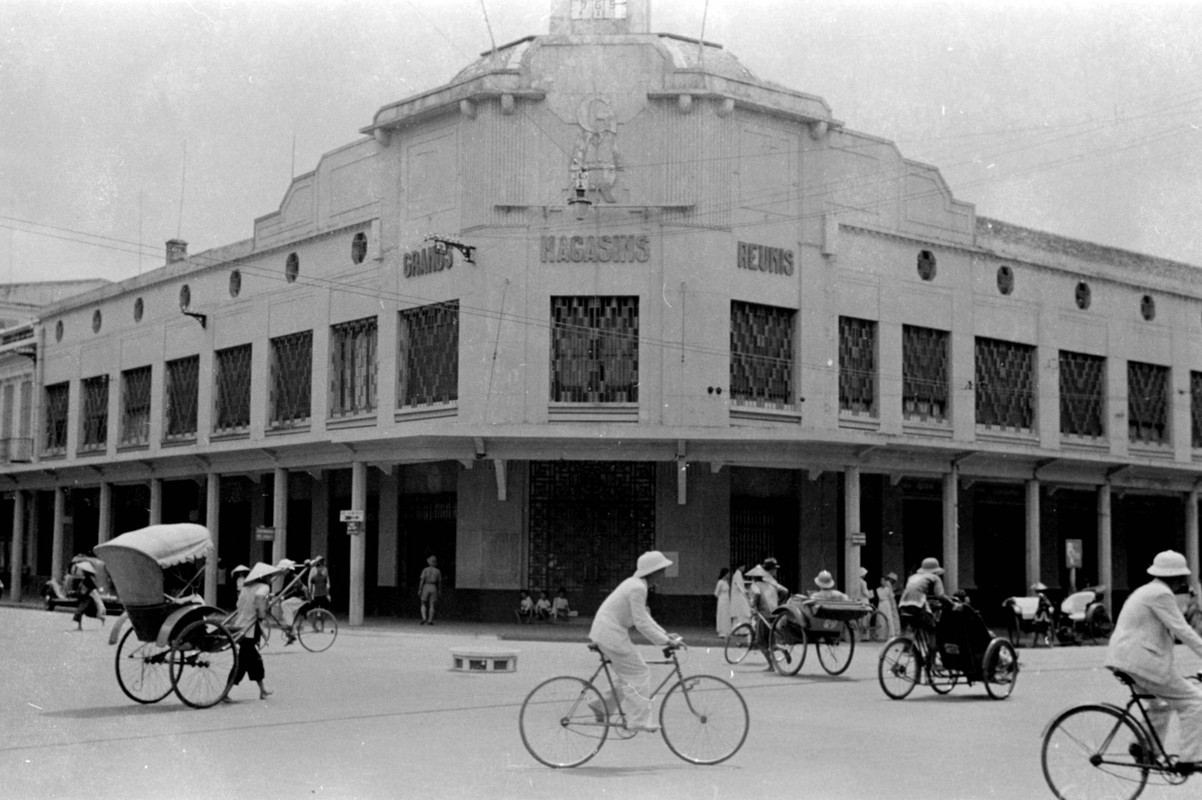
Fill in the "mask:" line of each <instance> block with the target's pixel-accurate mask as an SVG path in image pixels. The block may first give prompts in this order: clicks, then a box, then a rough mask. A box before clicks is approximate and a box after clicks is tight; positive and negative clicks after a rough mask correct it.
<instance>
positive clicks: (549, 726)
mask: <svg viewBox="0 0 1202 800" xmlns="http://www.w3.org/2000/svg"><path fill="white" fill-rule="evenodd" d="M590 705H591V706H594V707H595V708H602V709H604V708H605V701H604V700H602V699H601V693H600V692H598V691H597V687H595V686H593V685H592V684H591V683H589V682H588V681H585V680H582V679H580V678H572V677H567V676H563V677H559V678H551V679H550V680H545V681H543V682H542V683H540V684H539V685H538V686H535V687H534V689H533V690H532V691H531V692H530V694H528V695H526V700H525V701H524V702H523V703H522V710H521V713H520V714H519V715H518V728H519V730H520V731H521V733H522V744H524V745H526V749H527V750H528V751H529V752H530V755H532V756H534V760H535V761H537V762H539V763H540V764H546V765H547V766H548V767H578V766H580V765H581V764H583V763H584V762H585V761H588V760H589V759H590V758H592V757H593V756H595V755H597V751H598V750H600V749H601V745H603V744H605V739H606V737H608V736H609V723H608V722H607V721H605V720H598V719H597V718H596V714H595V712H594V711H593V709H592V708H590V707H589V706H590Z"/></svg>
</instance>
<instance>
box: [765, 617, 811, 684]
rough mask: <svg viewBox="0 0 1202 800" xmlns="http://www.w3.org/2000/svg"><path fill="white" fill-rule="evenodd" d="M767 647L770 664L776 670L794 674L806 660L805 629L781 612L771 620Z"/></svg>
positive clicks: (782, 673)
mask: <svg viewBox="0 0 1202 800" xmlns="http://www.w3.org/2000/svg"><path fill="white" fill-rule="evenodd" d="M768 649H769V652H771V653H772V666H774V667H776V671H777V672H779V673H780V674H781V675H796V674H797V673H798V672H800V671H801V665H802V664H804V663H805V661H806V650H807V649H808V647H807V644H806V629H805V628H803V627H802V626H800V625H798V624H797V623H796V622H795V621H794V620H793V618H792V617H790V616H789V615H788V614H781V615H780V616H778V617H777V618H776V619H774V620H773V621H772V630H771V631H770V632H769V634H768Z"/></svg>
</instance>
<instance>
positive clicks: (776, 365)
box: [730, 300, 797, 409]
mask: <svg viewBox="0 0 1202 800" xmlns="http://www.w3.org/2000/svg"><path fill="white" fill-rule="evenodd" d="M796 317H797V312H796V311H794V310H792V309H789V308H776V307H774V306H764V305H759V304H756V303H744V302H741V301H738V300H732V301H731V303H730V396H731V398H732V399H733V400H735V401H736V402H742V403H753V404H755V405H761V406H768V407H770V408H780V409H792V408H793V407H794V403H793V330H794V327H795V325H794V320H795V319H796Z"/></svg>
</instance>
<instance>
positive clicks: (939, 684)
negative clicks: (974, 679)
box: [926, 649, 960, 694]
mask: <svg viewBox="0 0 1202 800" xmlns="http://www.w3.org/2000/svg"><path fill="white" fill-rule="evenodd" d="M926 671H927V684H928V685H930V687H931V690H932V691H933V692H935V694H948V693H949V692H951V690H952V689H955V688H956V684H957V683H959V682H960V673H959V672H957V671H955V670H952V669H948V668H947V667H945V666H943V661H942V659H941V658H940V656H939V652H938V651H937V650H935V649H932V650H931V651H930V663H928V664H927V665H926Z"/></svg>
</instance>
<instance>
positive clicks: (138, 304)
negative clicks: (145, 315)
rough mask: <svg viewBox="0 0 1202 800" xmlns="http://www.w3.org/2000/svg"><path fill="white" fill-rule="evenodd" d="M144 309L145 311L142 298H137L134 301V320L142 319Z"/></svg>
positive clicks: (139, 320)
mask: <svg viewBox="0 0 1202 800" xmlns="http://www.w3.org/2000/svg"><path fill="white" fill-rule="evenodd" d="M142 311H143V305H142V298H141V297H139V298H138V299H137V300H135V301H134V322H141V321H142Z"/></svg>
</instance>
